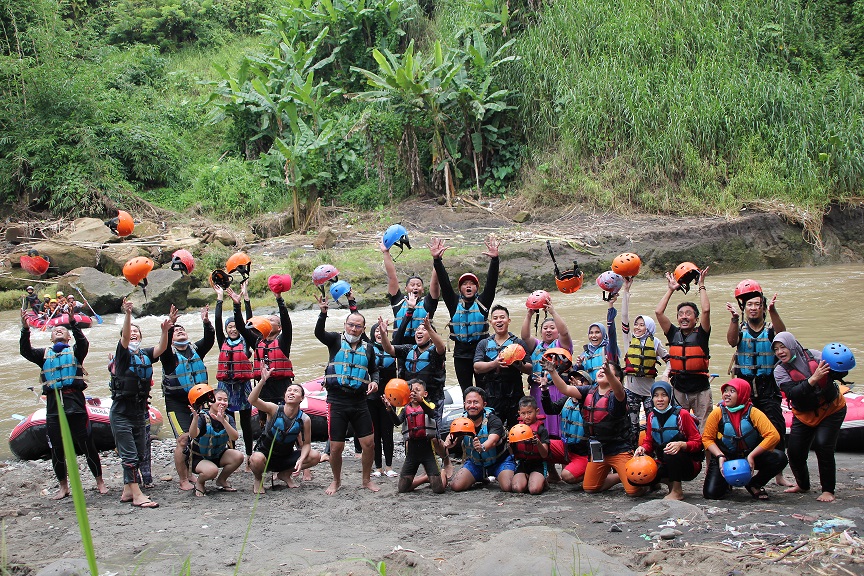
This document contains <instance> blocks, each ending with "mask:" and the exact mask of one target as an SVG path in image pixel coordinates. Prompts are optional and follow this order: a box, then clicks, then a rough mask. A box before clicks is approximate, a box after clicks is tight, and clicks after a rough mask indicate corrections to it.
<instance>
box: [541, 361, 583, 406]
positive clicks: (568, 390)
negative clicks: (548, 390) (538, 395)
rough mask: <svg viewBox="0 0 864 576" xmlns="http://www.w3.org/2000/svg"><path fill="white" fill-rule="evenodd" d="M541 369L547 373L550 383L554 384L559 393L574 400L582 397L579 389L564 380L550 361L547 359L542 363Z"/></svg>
mask: <svg viewBox="0 0 864 576" xmlns="http://www.w3.org/2000/svg"><path fill="white" fill-rule="evenodd" d="M543 369H544V370H545V371H546V372H547V373H548V374H549V376H550V377H551V379H552V384H554V385H555V388H557V389H558V391H559V392H561V394H563V395H564V396H569V397H570V398H575V399H576V400H581V399H582V392H580V391H579V388H577V387H576V386H573V385H572V384H568V383H567V382H564V379H563V378H562V377H561V374H559V373H558V371H557V370H556V369H555V365H554V364H552V362H549V361H547V362H546V363H544V365H543Z"/></svg>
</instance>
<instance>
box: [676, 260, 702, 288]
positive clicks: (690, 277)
mask: <svg viewBox="0 0 864 576" xmlns="http://www.w3.org/2000/svg"><path fill="white" fill-rule="evenodd" d="M699 274H701V271H700V270H699V268H697V267H696V265H695V264H694V263H692V262H682V263H681V264H679V265H678V267H677V268H675V272H674V273H673V277H674V278H675V282H677V283H678V290H681V291H682V292H684V293H685V294H686V293H687V292H689V291H690V283H691V282H693V281H694V280H698V279H699Z"/></svg>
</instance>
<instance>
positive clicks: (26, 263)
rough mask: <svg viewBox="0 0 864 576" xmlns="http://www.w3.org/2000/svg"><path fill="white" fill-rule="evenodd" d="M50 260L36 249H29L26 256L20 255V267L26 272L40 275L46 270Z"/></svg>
mask: <svg viewBox="0 0 864 576" xmlns="http://www.w3.org/2000/svg"><path fill="white" fill-rule="evenodd" d="M49 264H50V262H49V260H48V258H46V257H45V256H40V255H39V252H37V251H36V250H30V252H28V253H27V255H26V256H21V268H23V269H24V270H26V271H27V273H28V274H32V275H34V276H42V275H43V274H45V272H47V271H48V266H49Z"/></svg>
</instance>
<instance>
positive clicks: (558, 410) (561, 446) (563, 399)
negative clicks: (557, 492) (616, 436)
mask: <svg viewBox="0 0 864 576" xmlns="http://www.w3.org/2000/svg"><path fill="white" fill-rule="evenodd" d="M541 362H542V358H541ZM552 369H554V368H552V367H550V366H548V365H546V367H545V368H544V376H543V378H544V380H543V381H541V382H542V383H541V385H540V388H541V393H542V396H541V398H542V402H543V411H544V412H546V414H547V417H548V416H549V415H553V414H556V415H558V417H559V430H560V432H561V438H560V439H557V438H553V439H551V440H550V441H549V465H550V466H554V465H555V464H561V465H562V469H561V480H563V481H564V482H566V483H567V484H578V483H579V482H582V478H583V477H584V476H585V469H586V468H587V467H588V453H589V450H588V437H587V436H586V435H585V424H584V420H583V419H582V411H581V407H580V406H579V401H578V400H576V399H575V398H572V397H570V396H566V395H564V394H562V393H561V391H560V390H558V388H557V387H555V390H557V391H558V394H559V396H560V397H559V398H558V399H556V400H552V396H551V395H550V394H549V390H550V389H549V384H547V383H546V382H545V378H546V375H548V374H549V371H550V370H552ZM559 370H561V371H563V372H564V373H565V374H567V372H568V371H569V370H570V364H569V363H567V364H566V365H564V366H562V367H561V368H559ZM566 377H567V379H568V380H569V382H570V384H571V385H573V386H579V385H582V386H590V385H591V384H593V380H591V375H590V374H588V372H586V371H585V370H579V371H574V372H572V373H570V374H567V376H566ZM548 380H549V382H551V381H552V378H551V376H549V379H548ZM550 482H552V480H550Z"/></svg>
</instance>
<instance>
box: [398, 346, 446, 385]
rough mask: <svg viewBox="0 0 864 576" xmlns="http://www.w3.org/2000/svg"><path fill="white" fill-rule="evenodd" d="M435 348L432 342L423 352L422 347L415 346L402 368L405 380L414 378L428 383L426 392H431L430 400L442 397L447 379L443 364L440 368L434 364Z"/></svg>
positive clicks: (409, 352) (409, 351)
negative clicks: (433, 352) (433, 351)
mask: <svg viewBox="0 0 864 576" xmlns="http://www.w3.org/2000/svg"><path fill="white" fill-rule="evenodd" d="M434 347H435V345H434V344H432V341H431V340H430V341H429V342H428V345H427V347H426V348H425V349H424V350H423V351H422V352H421V351H420V347H419V346H417V345H416V344H415V345H414V346H412V347H411V349H410V350H408V355H407V356H406V357H405V362H404V364H403V366H402V377H403V378H404V379H405V380H411V379H412V378H419V379H420V380H423V381H424V382H425V383H426V390H427V391H429V395H430V398H433V399H434V398H436V397H437V396H439V395H440V394H438V393H439V392H443V390H444V383H445V379H446V377H447V371H446V369H445V368H444V365H443V363H442V364H441V365H438V366H436V365H435V364H433V363H432V360H431V356H432V349H433V348H434ZM433 392H434V393H435V394H433Z"/></svg>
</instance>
